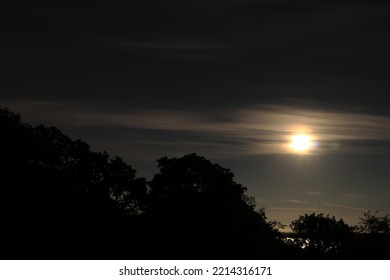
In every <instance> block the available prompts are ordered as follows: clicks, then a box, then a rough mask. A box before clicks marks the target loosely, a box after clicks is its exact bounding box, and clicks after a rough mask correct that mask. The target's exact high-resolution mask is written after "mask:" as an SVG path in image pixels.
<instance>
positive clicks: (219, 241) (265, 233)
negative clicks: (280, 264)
mask: <svg viewBox="0 0 390 280" xmlns="http://www.w3.org/2000/svg"><path fill="white" fill-rule="evenodd" d="M158 164H159V165H158V166H159V168H160V173H159V174H157V175H155V176H154V178H153V180H152V181H151V182H150V184H149V187H150V193H149V204H148V209H147V211H146V214H147V216H148V219H150V224H153V225H155V227H156V229H158V230H157V232H153V236H155V235H154V234H156V235H157V236H155V237H158V238H159V240H161V242H158V243H157V244H153V245H152V246H153V247H154V246H156V247H159V248H160V250H161V252H164V254H169V255H170V256H172V258H181V257H185V258H253V257H272V256H273V254H274V253H275V251H276V249H277V248H276V247H275V248H274V250H271V249H270V248H271V247H272V245H275V246H276V237H275V234H274V232H273V231H272V228H271V227H270V226H269V225H268V224H267V222H266V221H265V219H264V217H263V216H262V215H261V214H260V213H258V212H256V211H255V204H254V200H253V199H252V198H251V197H249V196H248V195H247V194H246V188H245V187H244V186H242V185H240V184H238V183H236V182H234V180H233V179H234V174H233V173H232V172H231V171H230V170H229V169H225V168H223V167H221V166H220V165H218V164H213V163H211V162H210V161H209V160H207V159H205V158H204V157H200V156H198V155H196V154H189V155H185V156H183V157H182V158H172V159H168V158H167V157H163V158H161V159H160V160H158ZM150 239H151V240H154V238H150Z"/></svg>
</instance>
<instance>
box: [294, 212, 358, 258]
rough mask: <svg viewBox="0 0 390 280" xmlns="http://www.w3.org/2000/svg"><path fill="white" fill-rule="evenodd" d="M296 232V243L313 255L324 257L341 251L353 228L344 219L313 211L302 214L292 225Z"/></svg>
mask: <svg viewBox="0 0 390 280" xmlns="http://www.w3.org/2000/svg"><path fill="white" fill-rule="evenodd" d="M290 227H291V229H292V230H293V232H294V233H295V234H296V238H295V239H294V240H295V241H294V242H295V243H296V244H297V245H298V246H300V247H301V248H302V249H304V250H305V251H306V252H308V253H309V255H310V256H311V257H316V258H322V257H329V256H332V255H335V254H338V253H340V252H341V251H342V250H343V247H344V246H345V245H346V243H347V241H348V240H349V239H350V238H351V237H352V234H353V230H352V228H351V227H350V226H348V225H347V224H345V223H344V221H343V220H342V219H340V220H338V221H337V220H336V218H335V217H329V215H326V216H325V215H324V214H322V213H321V214H318V215H316V214H315V213H312V214H310V215H308V214H305V215H304V216H302V215H300V216H299V218H298V219H297V220H294V221H292V223H291V225H290Z"/></svg>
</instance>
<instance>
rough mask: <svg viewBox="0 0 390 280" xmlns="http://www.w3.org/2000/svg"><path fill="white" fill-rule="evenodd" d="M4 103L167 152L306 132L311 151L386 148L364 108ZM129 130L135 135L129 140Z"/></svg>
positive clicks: (230, 148) (384, 131) (272, 145)
mask: <svg viewBox="0 0 390 280" xmlns="http://www.w3.org/2000/svg"><path fill="white" fill-rule="evenodd" d="M8 104H9V107H10V109H11V110H15V111H17V112H20V113H22V114H23V116H24V117H26V118H28V119H29V120H30V119H32V121H33V122H35V123H41V122H42V123H46V124H48V125H56V126H60V127H61V125H65V126H67V127H75V128H77V127H82V128H83V129H85V130H88V129H96V128H99V127H102V128H105V129H107V130H110V129H112V130H113V129H121V130H120V131H122V133H123V134H124V135H123V136H125V135H126V139H127V140H128V141H130V142H132V141H134V142H136V141H135V139H138V140H139V141H141V142H142V143H143V144H145V145H149V146H150V147H152V146H153V145H155V146H161V148H163V149H165V150H166V151H167V152H169V151H171V150H172V149H174V151H175V152H179V153H180V152H182V153H186V152H190V151H197V150H198V148H199V147H203V148H200V149H201V150H204V148H205V147H208V152H211V153H212V150H214V151H215V152H216V153H217V154H219V155H220V156H221V155H222V154H225V155H226V156H231V155H241V156H250V155H261V154H283V153H289V152H291V151H289V150H288V149H286V145H287V144H288V141H289V136H291V135H292V134H294V133H301V132H305V133H309V134H311V135H313V137H314V139H315V140H316V142H317V144H318V146H317V147H316V149H315V150H313V153H316V154H329V153H331V154H332V153H333V154H334V153H341V154H384V153H385V154H388V153H390V117H386V116H376V115H369V114H363V113H362V114H357V113H340V112H329V111H328V112H325V111H322V112H321V111H314V110H307V109H305V110H303V109H302V110H298V109H296V108H289V107H282V106H257V107H254V108H250V109H238V110H236V111H231V112H227V111H215V112H211V113H210V112H209V113H207V112H195V111H193V112H189V111H179V110H162V109H159V110H157V109H138V110H131V111H129V112H119V113H115V112H100V111H94V110H92V109H88V108H82V107H81V106H80V105H77V104H75V103H71V102H69V103H64V102H62V103H56V102H21V101H15V102H13V103H8ZM116 133H119V134H120V132H116ZM131 135H133V136H136V137H134V140H132V137H131ZM117 138H118V137H117ZM119 138H120V137H119ZM112 141H115V139H112ZM178 147H181V148H182V151H179V150H178Z"/></svg>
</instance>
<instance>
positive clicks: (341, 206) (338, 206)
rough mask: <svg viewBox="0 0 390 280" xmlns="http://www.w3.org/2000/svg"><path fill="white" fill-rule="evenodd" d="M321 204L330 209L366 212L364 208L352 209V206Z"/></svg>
mask: <svg viewBox="0 0 390 280" xmlns="http://www.w3.org/2000/svg"><path fill="white" fill-rule="evenodd" d="M322 204H323V205H325V206H329V207H332V208H341V209H347V210H353V211H367V209H365V208H358V207H352V206H348V205H342V204H336V203H328V202H323V203H322Z"/></svg>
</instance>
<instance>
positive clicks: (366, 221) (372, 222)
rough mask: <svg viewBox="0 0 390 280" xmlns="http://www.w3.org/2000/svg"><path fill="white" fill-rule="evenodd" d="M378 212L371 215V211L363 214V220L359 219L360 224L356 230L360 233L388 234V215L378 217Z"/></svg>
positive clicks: (389, 221)
mask: <svg viewBox="0 0 390 280" xmlns="http://www.w3.org/2000/svg"><path fill="white" fill-rule="evenodd" d="M378 213H379V211H376V212H375V213H374V214H371V211H370V210H368V211H367V212H364V213H363V218H359V219H360V222H359V225H358V227H357V230H358V231H359V232H362V233H369V234H382V233H390V218H389V215H388V214H387V215H385V216H378Z"/></svg>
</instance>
